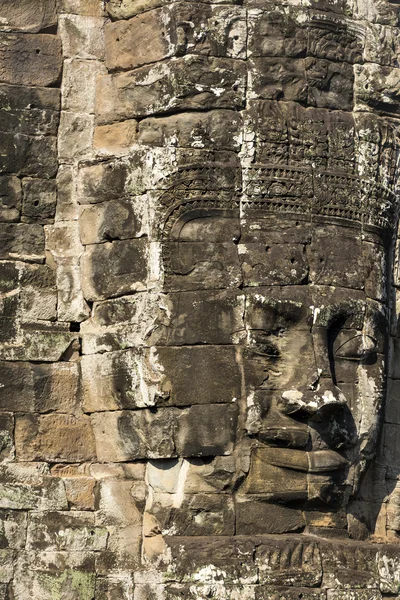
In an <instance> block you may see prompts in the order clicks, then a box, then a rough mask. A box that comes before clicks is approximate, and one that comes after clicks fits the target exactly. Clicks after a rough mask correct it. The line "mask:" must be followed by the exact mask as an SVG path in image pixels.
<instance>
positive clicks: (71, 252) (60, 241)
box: [45, 221, 82, 264]
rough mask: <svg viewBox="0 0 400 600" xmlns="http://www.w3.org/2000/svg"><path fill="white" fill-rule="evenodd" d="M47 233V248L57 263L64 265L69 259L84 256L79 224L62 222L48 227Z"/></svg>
mask: <svg viewBox="0 0 400 600" xmlns="http://www.w3.org/2000/svg"><path fill="white" fill-rule="evenodd" d="M45 232H46V248H47V249H48V250H50V252H51V254H52V256H53V258H54V259H55V262H56V263H61V264H62V263H65V262H66V261H68V260H69V259H73V258H76V259H77V258H79V257H80V255H81V254H82V246H81V244H80V240H79V227H78V223H77V222H75V221H69V222H68V221H60V222H57V223H55V224H54V225H48V226H47V227H46V228H45Z"/></svg>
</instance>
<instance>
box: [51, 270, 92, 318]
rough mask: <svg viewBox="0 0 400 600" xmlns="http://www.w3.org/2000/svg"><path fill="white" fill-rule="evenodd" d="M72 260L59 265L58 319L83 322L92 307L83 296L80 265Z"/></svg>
mask: <svg viewBox="0 0 400 600" xmlns="http://www.w3.org/2000/svg"><path fill="white" fill-rule="evenodd" d="M71 262H72V264H68V263H66V264H59V265H58V267H57V288H58V306H57V309H58V311H57V312H58V319H59V321H67V322H75V323H81V322H82V321H84V320H85V319H87V318H88V316H89V314H90V309H89V307H88V305H87V303H86V301H85V299H84V297H83V291H82V285H81V272H80V267H79V265H77V264H74V261H73V260H72V261H71Z"/></svg>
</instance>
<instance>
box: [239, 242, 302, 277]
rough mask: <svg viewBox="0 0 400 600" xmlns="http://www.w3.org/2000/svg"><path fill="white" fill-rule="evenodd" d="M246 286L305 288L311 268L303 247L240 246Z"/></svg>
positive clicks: (276, 245)
mask: <svg viewBox="0 0 400 600" xmlns="http://www.w3.org/2000/svg"><path fill="white" fill-rule="evenodd" d="M239 258H240V261H241V263H242V269H243V275H244V282H245V285H246V286H257V285H302V284H305V283H307V281H308V277H309V269H310V267H309V264H308V260H307V255H306V253H305V250H304V245H303V244H273V243H271V244H267V245H266V244H265V243H264V244H257V243H244V244H240V245H239Z"/></svg>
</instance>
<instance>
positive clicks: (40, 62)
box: [0, 33, 62, 87]
mask: <svg viewBox="0 0 400 600" xmlns="http://www.w3.org/2000/svg"><path fill="white" fill-rule="evenodd" d="M0 61H1V67H0V81H1V82H3V83H11V84H14V85H26V86H31V85H32V86H43V87H46V86H50V85H53V84H55V83H57V82H58V80H59V78H60V75H61V66H62V57H61V41H60V38H58V37H57V36H56V35H49V34H41V33H39V34H35V35H32V34H30V33H26V34H10V33H2V34H0Z"/></svg>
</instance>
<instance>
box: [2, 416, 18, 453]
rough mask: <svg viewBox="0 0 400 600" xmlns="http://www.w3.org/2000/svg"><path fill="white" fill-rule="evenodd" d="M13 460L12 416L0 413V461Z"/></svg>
mask: <svg viewBox="0 0 400 600" xmlns="http://www.w3.org/2000/svg"><path fill="white" fill-rule="evenodd" d="M13 458H15V451H14V415H13V414H12V413H0V461H8V460H12V459H13Z"/></svg>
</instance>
